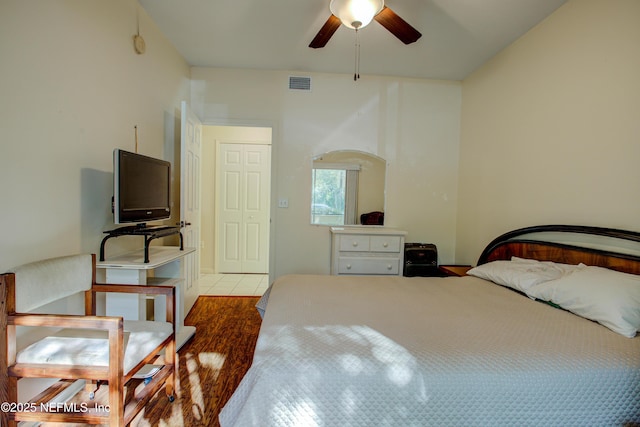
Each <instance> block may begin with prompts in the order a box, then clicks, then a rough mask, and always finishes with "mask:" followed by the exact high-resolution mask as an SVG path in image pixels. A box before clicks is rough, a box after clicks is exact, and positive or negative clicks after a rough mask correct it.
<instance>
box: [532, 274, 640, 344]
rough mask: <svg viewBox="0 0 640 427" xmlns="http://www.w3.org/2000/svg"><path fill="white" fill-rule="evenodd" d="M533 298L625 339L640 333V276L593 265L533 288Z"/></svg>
mask: <svg viewBox="0 0 640 427" xmlns="http://www.w3.org/2000/svg"><path fill="white" fill-rule="evenodd" d="M529 296H531V297H534V298H538V299H541V300H544V301H549V302H552V303H554V304H557V305H559V306H560V307H562V308H564V309H565V310H569V311H571V312H573V313H575V314H577V315H579V316H581V317H584V318H586V319H589V320H594V321H596V322H598V323H600V324H601V325H604V326H606V327H607V328H609V329H611V330H612V331H615V332H617V333H619V334H621V335H624V336H625V337H629V338H633V337H635V336H636V333H637V331H640V276H637V275H635V274H627V273H621V272H619V271H615V270H609V269H606V268H602V267H594V266H589V267H585V268H582V269H580V270H578V271H575V272H574V273H572V274H569V275H567V276H563V277H561V278H559V279H557V280H553V281H550V282H546V283H541V284H538V285H536V286H534V287H532V288H530V289H529Z"/></svg>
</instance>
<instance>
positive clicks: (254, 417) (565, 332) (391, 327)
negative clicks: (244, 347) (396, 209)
mask: <svg viewBox="0 0 640 427" xmlns="http://www.w3.org/2000/svg"><path fill="white" fill-rule="evenodd" d="M220 423H221V426H222V427H230V426H336V427H337V426H340V427H346V426H394V427H396V426H463V425H464V426H485V425H486V426H498V425H509V426H512V425H520V426H522V425H531V426H534V425H535V426H537V425H558V426H567V425H576V426H577V425H580V426H585V425H594V426H609V425H611V426H613V425H624V424H625V423H628V424H631V423H640V338H633V339H629V338H625V337H622V336H620V335H618V334H616V333H614V332H611V331H609V330H608V329H606V328H604V327H602V326H600V325H598V324H595V323H593V322H591V321H588V320H585V319H582V318H579V317H577V316H575V315H573V314H571V313H568V312H565V311H562V310H559V309H555V308H553V307H550V306H548V305H546V304H543V303H540V302H536V301H533V300H531V299H529V298H527V297H525V296H522V295H520V294H517V293H515V292H513V291H511V290H508V289H505V288H502V287H500V286H498V285H495V284H493V283H491V282H487V281H484V280H482V279H477V278H473V277H464V278H421V277H416V278H402V277H397V278H385V277H345V276H306V275H292V276H285V277H282V278H280V279H279V280H277V281H276V283H275V284H274V285H273V287H272V288H271V293H270V297H269V302H268V305H267V310H266V314H265V317H264V321H263V324H262V328H261V331H260V336H259V338H258V342H257V346H256V351H255V355H254V360H253V364H252V366H251V368H250V370H249V371H248V373H247V374H246V376H245V378H244V379H243V381H242V383H241V384H240V386H239V387H238V389H237V390H236V392H235V394H234V395H233V397H232V398H231V400H230V401H229V402H228V403H227V405H226V406H225V407H224V408H223V410H222V412H221V414H220Z"/></svg>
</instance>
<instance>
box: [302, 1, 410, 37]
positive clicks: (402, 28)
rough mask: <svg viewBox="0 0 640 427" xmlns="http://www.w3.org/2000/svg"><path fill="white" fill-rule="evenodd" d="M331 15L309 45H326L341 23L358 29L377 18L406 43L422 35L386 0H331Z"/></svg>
mask: <svg viewBox="0 0 640 427" xmlns="http://www.w3.org/2000/svg"><path fill="white" fill-rule="evenodd" d="M329 10H331V16H329V19H327V22H325V23H324V25H323V26H322V28H320V31H318V34H316V36H315V37H314V39H313V40H312V41H311V43H310V44H309V47H311V48H314V49H318V48H321V47H324V46H325V45H326V44H327V42H329V39H331V36H333V34H334V33H335V32H336V30H337V29H338V28H339V27H340V24H343V25H345V26H346V27H348V28H352V29H355V30H356V31H357V30H358V29H360V28H362V27H364V26H366V25H367V24H369V22H371V20H372V19H375V20H376V21H377V22H378V23H379V24H380V25H382V26H383V27H385V28H386V29H387V30H389V31H390V32H391V33H392V34H393V35H394V36H396V37H397V38H398V39H400V40H401V41H402V42H403V43H404V44H410V43H413V42H415V41H416V40H418V39H419V38H420V37H422V34H420V32H419V31H418V30H416V29H415V28H413V27H412V26H411V25H409V24H408V23H407V22H406V21H405V20H404V19H402V18H401V17H399V16H398V15H397V14H396V13H395V12H394V11H393V10H391V9H390V8H388V7H387V6H385V5H384V0H331V3H330V4H329Z"/></svg>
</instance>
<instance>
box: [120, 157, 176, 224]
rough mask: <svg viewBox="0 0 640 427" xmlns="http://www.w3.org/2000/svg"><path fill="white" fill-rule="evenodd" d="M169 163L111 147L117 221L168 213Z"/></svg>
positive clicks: (154, 217)
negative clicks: (112, 149)
mask: <svg viewBox="0 0 640 427" xmlns="http://www.w3.org/2000/svg"><path fill="white" fill-rule="evenodd" d="M170 196H171V163H170V162H168V161H166V160H160V159H155V158H153V157H148V156H143V155H142V154H137V153H131V152H129V151H124V150H120V149H115V150H114V151H113V216H114V222H115V223H116V224H128V223H139V224H138V225H139V226H143V224H142V223H146V222H148V221H156V220H162V219H167V218H169V217H170V216H171V205H170Z"/></svg>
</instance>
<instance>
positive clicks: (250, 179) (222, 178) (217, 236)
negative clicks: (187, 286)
mask: <svg viewBox="0 0 640 427" xmlns="http://www.w3.org/2000/svg"><path fill="white" fill-rule="evenodd" d="M271 139H272V129H271V128H270V127H248V126H213V125H205V126H203V156H202V157H203V166H202V178H203V184H202V232H203V236H202V247H201V251H202V256H201V271H202V272H203V273H205V274H207V273H209V274H226V273H233V274H245V273H252V274H268V269H269V247H270V242H269V240H270V239H269V233H270V214H271V213H270V209H271V207H270V205H271V203H270V200H271Z"/></svg>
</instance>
